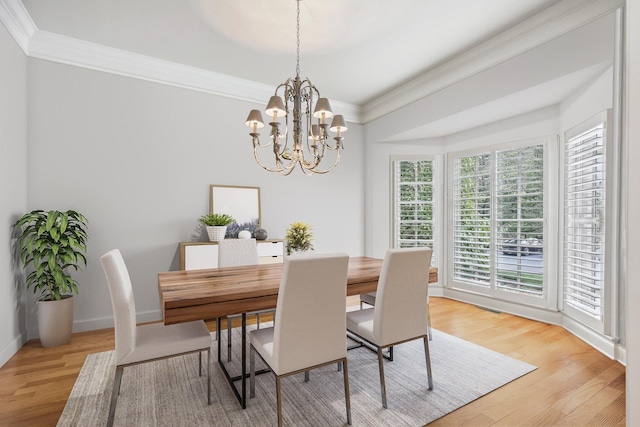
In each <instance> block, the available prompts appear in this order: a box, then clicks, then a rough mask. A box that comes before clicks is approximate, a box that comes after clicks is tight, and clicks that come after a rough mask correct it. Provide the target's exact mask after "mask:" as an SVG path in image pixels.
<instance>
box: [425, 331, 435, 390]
mask: <svg viewBox="0 0 640 427" xmlns="http://www.w3.org/2000/svg"><path fill="white" fill-rule="evenodd" d="M423 341H424V358H425V360H426V362H427V379H428V381H429V390H433V377H432V375H431V354H430V353H429V338H428V337H426V336H425V337H424V338H423Z"/></svg>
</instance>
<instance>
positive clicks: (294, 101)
mask: <svg viewBox="0 0 640 427" xmlns="http://www.w3.org/2000/svg"><path fill="white" fill-rule="evenodd" d="M296 3H297V17H296V23H297V25H296V39H297V44H296V76H295V77H294V78H288V79H287V81H285V82H284V83H282V84H280V85H279V86H278V87H277V88H276V92H275V95H274V96H272V97H271V98H270V99H269V103H268V104H267V109H266V110H265V113H266V114H267V115H268V116H270V118H271V121H270V122H269V126H271V134H270V138H269V140H268V141H266V142H265V143H260V134H259V133H258V132H257V130H258V129H260V128H263V127H264V122H263V121H262V115H261V114H260V111H259V110H251V112H250V113H249V117H248V118H247V121H246V125H247V126H249V127H250V128H251V129H252V132H251V133H249V135H251V139H252V141H253V155H254V157H255V159H256V162H258V164H259V165H260V166H262V167H263V168H264V169H266V170H268V171H270V172H279V173H281V174H282V175H289V174H290V173H291V172H292V171H293V169H295V167H296V165H299V166H300V168H301V169H302V171H303V172H304V173H305V174H307V175H313V174H314V173H320V174H322V173H327V172H329V171H330V170H332V169H334V168H335V167H336V166H337V165H338V162H340V151H341V150H342V148H343V145H342V140H343V139H344V138H343V137H342V133H343V132H346V131H347V129H348V128H347V126H346V123H345V121H344V117H343V116H342V115H339V114H338V115H335V116H334V115H333V111H331V106H330V105H329V100H328V99H327V98H321V97H320V92H318V89H316V87H315V86H314V85H313V84H312V83H311V81H310V80H309V79H308V78H306V79H304V80H302V79H300V0H296ZM279 93H280V94H281V95H279ZM281 118H284V125H285V128H284V131H282V130H281V129H280V122H279V121H278V120H279V119H281ZM330 118H333V119H332V121H331V125H329V123H328V122H327V119H330ZM314 119H317V123H313V121H314ZM290 125H292V126H293V137H292V141H291V145H290V144H289V129H290ZM329 132H332V133H334V134H335V136H334V137H333V139H334V140H335V143H333V142H331V136H330V134H329ZM265 147H270V148H271V151H272V152H273V157H274V160H275V164H274V165H273V166H267V165H266V164H265V163H263V162H262V160H261V159H260V157H259V155H258V150H259V149H260V148H265ZM265 151H266V150H265ZM329 151H335V160H334V162H333V164H332V165H331V166H329V167H327V168H325V169H322V168H320V162H322V159H323V158H324V156H325V154H326V153H327V152H329Z"/></svg>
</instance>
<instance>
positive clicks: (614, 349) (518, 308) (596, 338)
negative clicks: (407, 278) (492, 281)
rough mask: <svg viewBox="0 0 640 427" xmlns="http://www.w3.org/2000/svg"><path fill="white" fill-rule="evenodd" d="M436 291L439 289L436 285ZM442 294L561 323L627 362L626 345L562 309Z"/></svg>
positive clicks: (449, 291)
mask: <svg viewBox="0 0 640 427" xmlns="http://www.w3.org/2000/svg"><path fill="white" fill-rule="evenodd" d="M434 291H437V289H435V290H434ZM429 292H430V294H431V295H432V296H436V295H437V292H433V293H431V288H429ZM442 296H443V297H445V298H449V299H453V300H456V301H460V302H464V303H467V304H474V305H477V306H479V307H481V308H486V309H489V310H495V311H500V312H504V313H509V314H512V315H514V316H520V317H524V318H527V319H531V320H536V321H538V322H543V323H548V324H551V325H556V326H560V327H562V328H564V329H565V330H566V331H567V332H569V333H570V334H572V335H574V336H575V337H577V338H579V339H581V340H582V341H584V342H585V343H587V344H588V345H590V346H591V347H593V348H594V349H596V350H598V351H599V352H600V353H602V354H604V355H605V356H607V357H609V358H610V359H613V360H616V361H617V362H620V363H621V364H623V365H626V350H625V348H624V347H623V346H621V345H620V344H619V343H618V342H616V341H615V340H613V339H611V338H610V337H607V336H604V335H601V334H599V333H597V332H596V331H594V330H592V329H589V328H587V327H586V326H585V325H583V324H581V323H579V322H577V321H575V320H573V319H572V318H570V317H568V316H566V315H565V314H564V313H562V312H560V311H551V310H545V309H543V308H538V307H531V306H526V305H522V304H517V303H513V302H509V301H501V300H496V299H493V298H491V297H487V296H484V295H480V294H474V293H470V292H465V291H459V290H456V289H449V288H442Z"/></svg>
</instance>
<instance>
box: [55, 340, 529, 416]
mask: <svg viewBox="0 0 640 427" xmlns="http://www.w3.org/2000/svg"><path fill="white" fill-rule="evenodd" d="M235 333H236V334H237V338H236V340H235V341H234V345H235V347H238V348H236V349H235V350H236V352H235V353H234V355H233V356H234V361H233V362H232V363H233V364H235V366H233V365H232V367H231V369H232V370H234V369H235V370H236V372H239V368H240V364H239V360H240V348H239V347H241V346H239V345H237V344H238V343H239V342H240V335H239V332H238V331H235ZM311 341H312V339H311ZM213 344H214V345H213V349H214V350H213V352H212V356H213V360H216V362H212V367H211V377H212V398H213V404H212V405H210V406H208V405H207V401H206V377H199V376H198V358H197V357H198V356H197V355H195V354H194V355H188V356H182V357H177V358H173V359H166V360H162V361H158V362H153V363H148V364H143V365H137V366H133V367H129V368H125V370H124V375H123V377H122V386H121V393H120V397H119V399H118V406H117V410H116V422H115V425H116V426H210V425H211V426H213V425H215V426H271V425H276V424H277V416H276V401H275V379H274V378H275V377H274V376H273V375H272V374H271V373H266V374H262V375H258V376H257V381H256V398H254V399H250V400H249V402H248V405H247V409H245V410H242V409H241V408H240V405H239V403H238V401H237V400H236V398H235V396H234V395H233V393H232V391H231V389H230V387H229V385H228V383H227V382H226V380H225V379H224V376H223V373H222V371H221V369H220V367H219V366H218V364H217V357H216V356H215V355H216V347H217V346H216V344H217V343H216V342H214V343H213ZM223 344H224V340H223ZM223 348H225V347H224V346H223ZM430 349H431V363H432V370H433V377H434V389H433V391H429V390H427V370H426V366H425V360H424V347H423V345H422V340H416V341H413V342H409V343H405V344H402V345H400V346H397V347H396V348H395V350H394V360H393V362H389V361H385V374H386V375H385V377H386V381H387V400H388V407H389V409H386V410H385V409H384V408H382V403H381V399H380V382H379V376H378V362H377V356H376V354H375V353H374V352H372V351H370V350H368V349H366V348H358V349H355V350H350V351H349V353H348V361H349V382H350V387H351V410H352V416H353V425H354V426H421V425H424V424H428V423H430V422H431V421H434V420H436V419H438V418H440V417H442V416H443V415H446V414H447V413H449V412H452V411H454V410H456V409H457V408H459V407H461V406H464V405H466V404H467V403H469V402H471V401H473V400H475V399H477V398H479V397H481V396H483V395H485V394H487V393H490V392H491V391H493V390H495V389H497V388H499V387H501V386H503V385H505V384H507V383H509V382H511V381H513V380H515V379H517V378H519V377H521V376H523V375H525V374H527V373H529V372H531V371H533V370H535V369H536V368H535V366H532V365H529V364H527V363H524V362H521V361H518V360H516V359H513V358H511V357H507V356H504V355H502V354H499V353H496V352H494V351H491V350H488V349H485V348H483V347H480V346H477V345H475V344H472V343H469V342H467V341H464V340H461V339H459V338H456V337H453V336H451V335H447V334H445V333H442V332H439V331H437V330H434V331H433V340H432V341H431V342H430ZM224 351H226V350H224ZM225 354H226V353H225ZM113 355H114V353H113V352H112V351H108V352H103V353H95V354H90V355H89V356H87V359H86V361H85V363H84V366H83V367H82V370H81V371H80V374H79V376H78V379H77V381H76V384H75V386H74V387H73V390H72V392H71V395H70V396H69V399H68V401H67V404H66V406H65V408H64V411H63V413H62V415H61V417H60V420H59V421H58V426H101V425H106V420H107V413H108V407H109V398H110V395H111V390H112V386H113V376H114V373H115V367H114V362H113ZM247 358H248V352H247ZM257 360H259V358H257ZM233 373H234V372H232V374H233ZM238 384H239V383H238ZM343 390H344V389H343V381H342V372H337V370H336V367H335V365H334V366H327V367H324V368H320V369H316V370H314V371H311V381H310V382H308V383H304V375H299V376H293V377H288V378H286V379H284V380H283V415H284V423H285V425H289V426H341V425H346V415H345V403H344V391H343ZM247 396H248V381H247Z"/></svg>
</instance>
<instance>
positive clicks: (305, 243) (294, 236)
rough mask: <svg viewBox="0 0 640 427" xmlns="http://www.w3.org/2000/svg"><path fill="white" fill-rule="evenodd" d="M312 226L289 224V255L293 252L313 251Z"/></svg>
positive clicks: (301, 223)
mask: <svg viewBox="0 0 640 427" xmlns="http://www.w3.org/2000/svg"><path fill="white" fill-rule="evenodd" d="M311 228H312V226H311V225H309V224H307V223H305V222H293V223H291V224H289V228H288V229H287V235H286V236H285V238H286V240H287V254H289V255H290V254H291V252H292V251H308V250H310V249H313V244H312V243H311V242H313V233H312V232H311Z"/></svg>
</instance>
